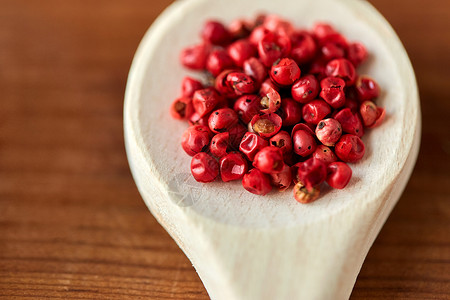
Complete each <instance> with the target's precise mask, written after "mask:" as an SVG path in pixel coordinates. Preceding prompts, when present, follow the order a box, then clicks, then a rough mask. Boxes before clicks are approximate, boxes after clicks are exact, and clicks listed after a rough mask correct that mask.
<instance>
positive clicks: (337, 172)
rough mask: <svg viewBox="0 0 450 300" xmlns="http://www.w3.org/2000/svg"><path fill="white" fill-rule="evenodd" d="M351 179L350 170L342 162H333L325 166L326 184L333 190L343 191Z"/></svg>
mask: <svg viewBox="0 0 450 300" xmlns="http://www.w3.org/2000/svg"><path fill="white" fill-rule="evenodd" d="M351 178H352V169H351V168H350V167H349V166H348V165H347V164H346V163H343V162H333V163H330V164H329V165H328V166H327V183H328V185H329V186H331V187H332V188H335V189H343V188H345V187H346V186H347V184H348V183H349V181H350V179H351Z"/></svg>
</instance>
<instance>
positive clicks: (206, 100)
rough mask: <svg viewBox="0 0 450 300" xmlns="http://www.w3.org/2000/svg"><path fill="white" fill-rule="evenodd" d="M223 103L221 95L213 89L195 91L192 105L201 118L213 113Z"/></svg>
mask: <svg viewBox="0 0 450 300" xmlns="http://www.w3.org/2000/svg"><path fill="white" fill-rule="evenodd" d="M220 101H221V98H220V96H219V94H217V92H216V91H215V90H214V89H213V88H206V89H203V90H198V91H195V93H194V96H193V97H192V104H193V106H194V109H195V111H196V112H197V113H198V115H199V116H200V117H203V116H204V115H206V114H207V113H209V112H211V111H212V110H213V109H214V108H215V107H216V105H217V104H219V102H220Z"/></svg>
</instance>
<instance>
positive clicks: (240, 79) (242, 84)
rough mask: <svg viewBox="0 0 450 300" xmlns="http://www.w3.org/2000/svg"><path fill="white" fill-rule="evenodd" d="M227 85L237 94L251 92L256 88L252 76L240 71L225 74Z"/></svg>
mask: <svg viewBox="0 0 450 300" xmlns="http://www.w3.org/2000/svg"><path fill="white" fill-rule="evenodd" d="M226 82H227V85H228V86H229V87H230V88H232V90H233V91H234V93H235V94H236V95H238V96H240V95H244V94H252V93H253V92H255V91H256V90H257V89H258V86H257V83H256V82H255V80H253V78H251V77H250V76H248V75H247V74H245V73H242V72H232V73H229V74H228V75H227V79H226Z"/></svg>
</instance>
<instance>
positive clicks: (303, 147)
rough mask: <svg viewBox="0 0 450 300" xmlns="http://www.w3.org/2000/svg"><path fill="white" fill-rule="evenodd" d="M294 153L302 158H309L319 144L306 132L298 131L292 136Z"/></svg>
mask: <svg viewBox="0 0 450 300" xmlns="http://www.w3.org/2000/svg"><path fill="white" fill-rule="evenodd" d="M292 143H293V149H294V152H295V153H297V154H298V155H300V156H302V157H307V156H308V155H310V154H311V153H313V152H314V151H315V150H316V147H317V143H316V141H315V140H314V137H313V136H312V135H311V134H310V133H309V132H308V131H306V130H297V131H296V132H295V133H293V135H292Z"/></svg>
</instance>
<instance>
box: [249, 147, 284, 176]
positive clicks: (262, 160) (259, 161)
mask: <svg viewBox="0 0 450 300" xmlns="http://www.w3.org/2000/svg"><path fill="white" fill-rule="evenodd" d="M253 166H254V167H255V168H258V169H260V170H261V172H263V173H267V174H271V173H280V172H281V171H282V170H283V167H284V160H283V153H282V152H281V149H280V148H278V147H274V146H268V147H264V148H262V149H261V150H260V151H259V152H258V153H256V155H255V159H254V160H253Z"/></svg>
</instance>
